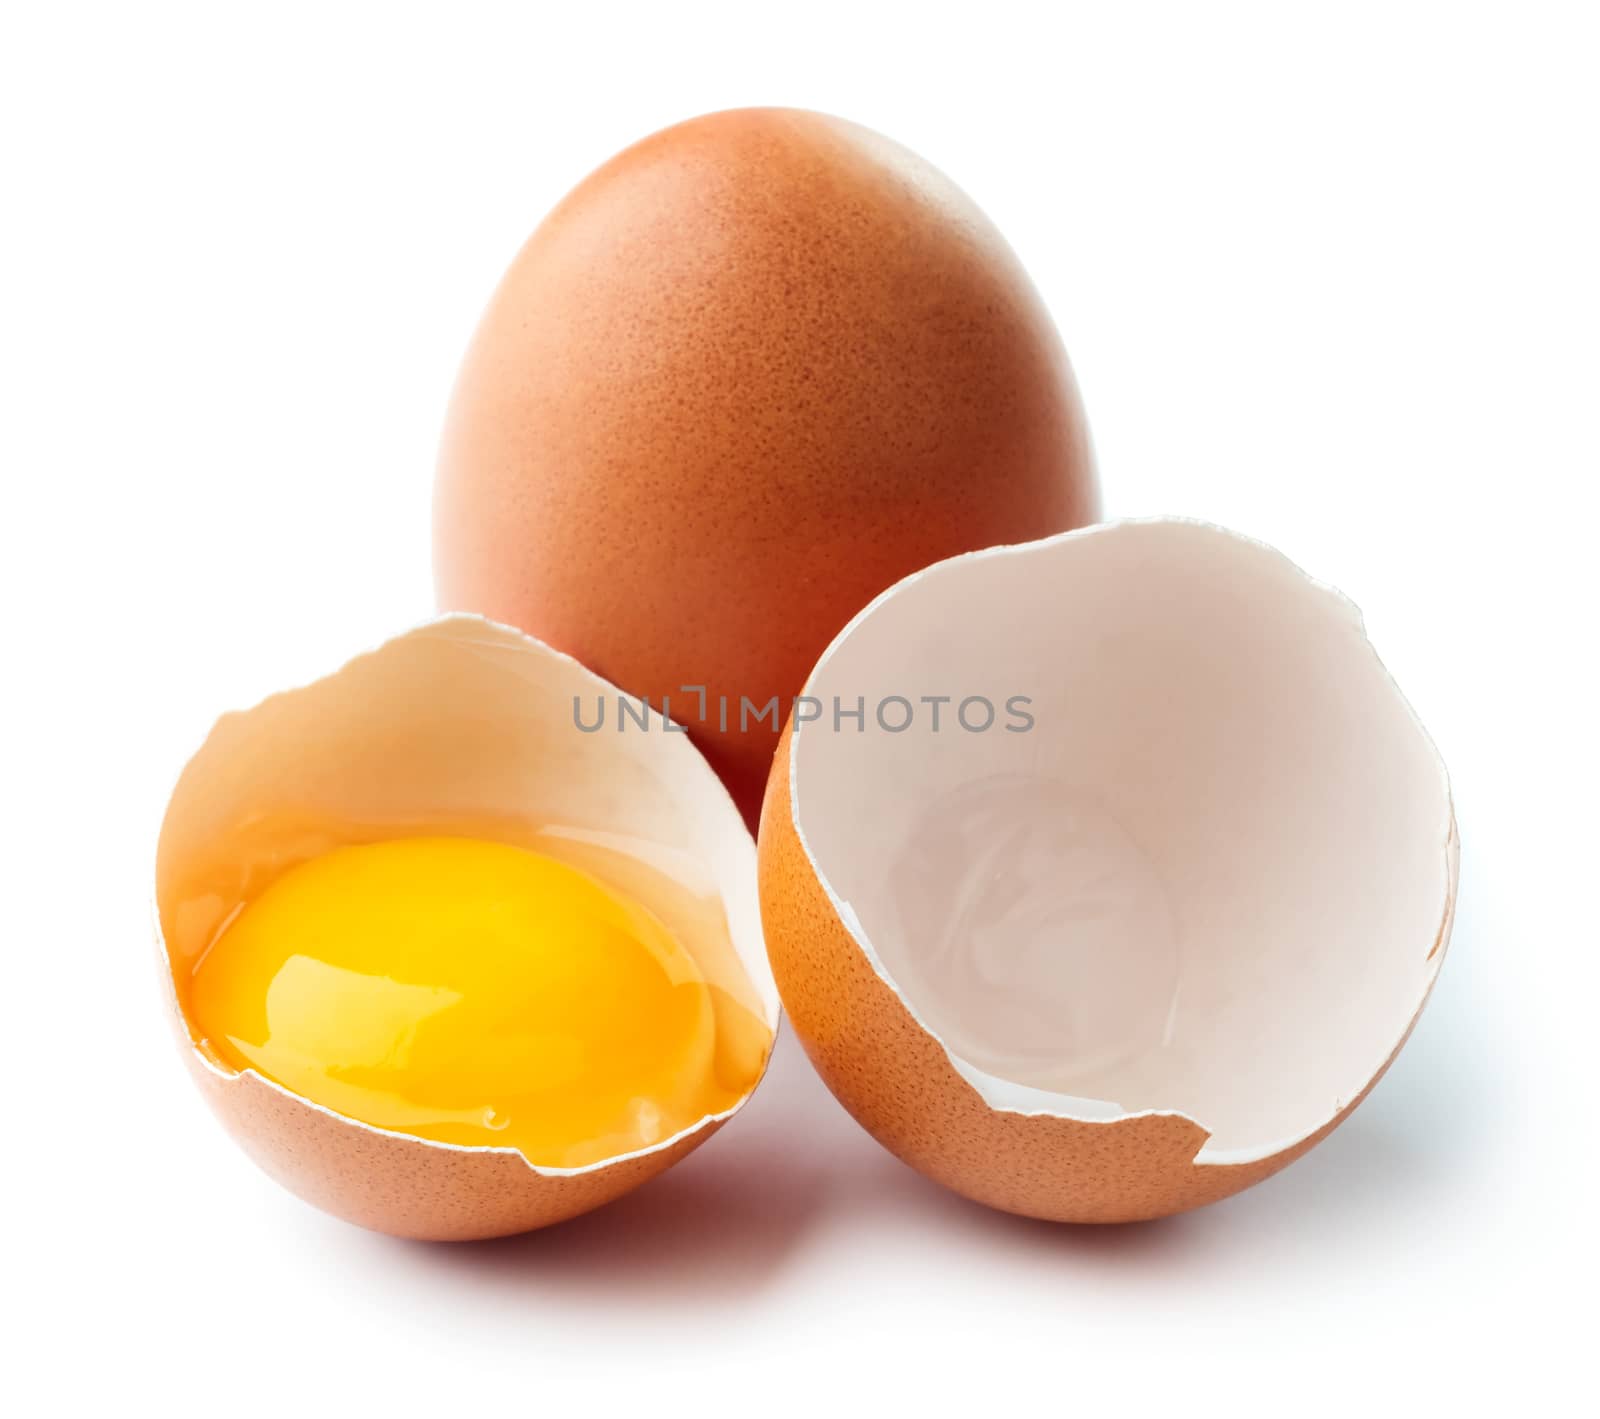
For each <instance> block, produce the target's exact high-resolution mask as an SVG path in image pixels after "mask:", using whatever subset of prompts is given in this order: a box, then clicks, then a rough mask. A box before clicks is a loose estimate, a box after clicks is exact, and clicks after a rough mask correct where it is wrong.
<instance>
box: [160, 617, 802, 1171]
mask: <svg viewBox="0 0 1600 1419" xmlns="http://www.w3.org/2000/svg"><path fill="white" fill-rule="evenodd" d="M617 694H618V691H617V689H616V687H615V686H613V685H611V684H609V683H608V682H607V681H605V680H603V679H601V678H600V677H599V676H597V675H595V674H593V673H592V672H591V671H589V670H586V669H585V668H584V667H583V666H581V665H580V664H578V662H577V661H575V660H573V659H571V658H570V657H569V656H566V655H563V654H561V653H560V652H558V651H555V650H552V649H551V648H550V647H548V646H546V645H544V644H543V643H542V642H540V641H537V640H534V639H533V638H531V637H529V636H526V635H524V634H522V633H521V632H520V631H516V630H513V629H511V628H509V627H505V626H500V625H496V624H494V623H493V622H490V621H486V620H483V619H482V618H480V617H476V616H467V615H452V616H446V617H443V618H441V619H439V620H436V621H432V622H429V623H428V624H426V625H423V626H420V627H418V628H416V629H414V630H412V631H408V632H406V633H405V634H403V635H401V636H397V637H396V638H395V639H393V640H391V641H388V642H387V643H385V644H384V645H382V646H380V647H379V648H378V649H376V650H374V651H371V652H369V653H367V654H365V655H361V656H358V657H356V658H355V659H354V660H352V661H350V662H349V663H348V664H347V665H345V666H344V667H343V668H342V669H340V670H338V671H336V672H335V673H333V674H332V675H329V676H327V677H326V678H324V679H321V680H318V681H316V682H315V683H313V684H310V685H306V686H304V687H302V688H299V689H294V690H288V691H285V692H283V693H282V694H278V695H274V696H272V697H271V698H269V699H267V700H265V701H263V702H262V703H261V704H259V705H257V706H255V707H254V708H252V709H249V710H245V711H241V712H238V713H234V714H229V715H225V716H224V717H223V718H222V719H220V720H219V721H218V722H217V724H216V726H215V728H214V729H213V730H212V732H211V734H210V736H209V737H208V738H207V740H206V742H205V744H204V745H203V746H202V747H201V748H200V750H199V752H197V753H196V754H195V756H194V758H193V759H191V760H190V761H189V763H188V765H187V766H186V767H185V769H184V771H183V773H182V775H181V776H180V778H179V780H178V784H177V786H176V788H175V789H174V791H173V794H172V799H171V801H170V803H169V805H168V808H167V812H166V817H165V819H164V821H163V823H162V828H161V835H160V840H159V843H158V847H157V856H156V911H157V918H158V929H159V933H160V936H161V938H162V942H163V945H164V946H165V948H166V951H167V953H168V955H169V959H170V961H171V964H172V966H173V969H174V970H178V969H181V968H182V964H183V963H184V962H185V961H186V960H187V959H190V958H192V957H193V956H194V955H196V954H197V953H198V952H199V951H202V950H204V949H205V946H206V944H207V943H209V941H210V940H211V939H212V937H213V936H214V934H215V932H216V930H217V929H218V927H219V926H220V924H221V923H222V921H223V920H224V919H225V917H226V915H227V913H228V912H229V911H231V910H233V909H234V908H235V907H236V905H237V904H238V902H239V901H240V900H243V899H244V897H246V896H248V895H249V892H248V890H247V888H246V887H245V886H244V884H243V882H242V880H241V874H242V873H248V872H249V871H252V870H260V869H263V868H265V869H267V870H271V869H272V868H273V866H274V863H273V861H272V860H271V859H272V858H273V856H274V855H277V856H278V857H280V858H282V859H285V860H297V859H298V858H299V857H303V856H309V855H312V853H314V852H315V851H317V850H321V849H320V848H319V847H312V848H311V849H310V850H309V851H307V850H306V847H305V844H304V843H303V842H302V843H297V842H296V841H295V840H294V836H293V830H294V826H295V825H296V824H308V825H319V824H325V823H329V822H334V823H348V824H351V825H363V826H366V827H368V828H376V829H379V830H380V831H379V832H378V833H377V834H376V835H378V836H383V835H385V834H384V833H382V831H381V829H382V828H383V827H384V825H395V826H396V827H404V828H407V829H411V828H416V827H419V826H427V825H435V827H436V828H437V829H438V830H442V831H450V830H452V825H458V824H469V825H473V830H474V834H475V835H483V836H495V837H497V838H499V839H500V840H502V841H509V842H522V841H524V840H525V839H533V838H534V837H535V836H536V835H537V834H540V833H544V834H550V833H554V834H556V835H558V836H560V837H561V838H563V839H565V840H567V841H568V843H569V846H570V849H571V851H570V853H569V859H570V860H572V861H573V862H574V865H576V866H579V867H587V868H588V869H589V870H591V871H595V872H596V874H597V875H600V876H606V875H608V870H609V869H606V870H602V869H601V868H600V867H599V866H598V865H591V864H590V863H589V862H587V861H586V860H585V857H584V854H585V853H586V852H590V853H593V854H595V855H596V858H595V860H596V863H598V862H600V861H606V862H608V863H612V862H616V861H618V860H621V861H622V862H623V863H624V864H625V866H624V868H623V869H622V870H624V871H627V872H629V873H630V875H629V876H628V877H627V880H622V881H618V880H615V874H614V873H613V874H612V876H613V884H614V885H616V886H619V887H621V888H623V889H624V890H626V891H627V892H628V893H629V894H630V895H631V896H632V897H633V898H634V900H637V901H639V902H641V903H643V905H645V906H646V907H649V908H650V909H651V910H653V911H654V912H655V913H656V915H657V916H659V917H660V918H661V919H662V920H663V921H665V922H666V923H667V925H668V926H669V927H670V928H672V929H673V930H674V932H675V933H676V934H677V935H678V936H679V938H680V939H681V940H683V941H684V943H685V945H687V946H688V947H689V948H690V950H691V951H692V952H693V953H694V954H695V955H696V956H697V957H698V958H699V959H700V963H701V965H702V967H703V968H704V969H705V970H706V974H707V977H708V979H709V980H710V981H711V982H712V983H713V984H715V985H721V986H722V987H723V988H724V989H726V990H727V991H728V992H729V993H730V994H731V995H732V996H733V997H734V998H735V999H737V1000H739V1001H740V1003H742V1004H744V1005H745V1006H746V1007H747V1008H749V1009H750V1010H752V1011H754V1012H755V1013H756V1014H757V1015H758V1016H759V1017H761V1018H762V1019H763V1020H764V1021H765V1023H766V1024H767V1025H768V1026H769V1028H771V1029H774V1030H775V1029H776V1028H777V1021H778V1009H779V1007H778V993H777V987H776V985H775V983H774V981H773V979H772V970H771V967H770V965H769V964H768V961H767V956H766V949H765V945H764V943H763V940H762V935H761V920H760V907H759V902H758V898H757V892H756V875H755V845H754V843H753V842H752V841H751V838H750V834H749V832H748V831H747V829H746V828H745V825H744V821H743V819H742V817H741V816H740V814H739V811H738V809H737V808H735V807H734V805H733V802H732V800H731V799H730V798H729V797H728V794H727V790H726V789H725V788H724V787H723V786H722V784H721V782H720V781H719V780H718V778H717V776H716V775H715V773H714V772H713V771H712V770H711V768H710V766H709V765H708V764H707V763H706V761H705V759H704V758H703V757H702V756H701V754H700V753H699V751H698V750H697V749H695V747H694V746H693V745H692V744H691V743H690V742H689V739H688V736H687V735H686V734H684V733H683V732H682V731H681V730H676V729H670V730H669V729H668V728H667V727H666V723H665V721H664V720H662V718H661V716H660V715H659V714H657V713H655V712H654V711H650V712H649V714H648V716H647V717H645V716H642V715H639V716H634V717H629V718H628V719H627V720H626V725H625V727H624V728H619V727H618V726H619V724H620V723H622V716H620V715H618V714H617V713H616V709H615V702H616V696H617ZM597 696H603V697H605V698H606V700H607V702H608V711H609V712H608V715H607V719H606V726H605V729H604V731H597V732H592V733H585V732H583V731H582V730H580V729H579V728H578V727H577V723H576V722H575V710H574V699H575V698H576V699H578V700H579V701H580V702H581V712H582V717H583V719H584V720H585V721H586V722H588V723H593V721H594V717H595V713H596V710H595V705H596V697H597ZM630 703H633V704H637V703H638V702H636V701H631V702H630ZM641 719H643V720H644V722H643V723H642V724H641ZM479 825H489V828H490V829H492V831H490V830H486V829H484V828H481V827H480V826H479ZM305 831H306V832H307V833H309V834H311V835H314V833H315V831H317V829H315V828H314V827H313V828H310V829H307V830H305ZM619 845H620V846H623V847H625V849H626V856H625V857H623V858H620V859H619V857H618V854H617V853H616V852H615V849H616V848H617V847H618V846H619ZM602 849H604V850H606V851H605V855H604V856H601V855H600V854H601V851H602ZM713 918H714V921H715V927H714V929H713V928H712V924H711V923H712V920H713ZM708 953H710V954H708ZM717 953H721V954H720V955H719V954H717ZM169 998H170V999H171V1002H172V1004H173V1006H174V1008H175V1009H177V1008H178V1004H177V999H176V995H175V994H174V995H172V996H171V997H169ZM202 1058H204V1059H205V1060H206V1062H207V1064H208V1066H209V1067H211V1068H212V1069H213V1070H216V1071H218V1072H226V1071H223V1070H222V1069H221V1066H220V1065H218V1064H217V1062H216V1061H215V1060H213V1059H212V1058H211V1057H210V1056H209V1055H205V1054H202ZM269 1082H270V1081H269ZM274 1087H276V1086H274ZM307 1106H308V1107H320V1106H318V1105H313V1104H308V1105H307ZM349 1122H350V1123H351V1125H352V1126H353V1127H366V1126H367V1125H364V1124H358V1123H356V1122H355V1121H354V1120H349ZM698 1126H701V1125H697V1127H698ZM422 1141H425V1140H419V1142H422ZM673 1141H674V1139H671V1138H669V1139H664V1140H662V1141H661V1142H659V1143H657V1144H655V1145H652V1147H651V1148H647V1149H641V1150H639V1151H641V1152H650V1151H654V1150H655V1149H656V1148H661V1147H667V1146H669V1145H670V1144H671V1143H672V1142H673ZM428 1146H430V1147H452V1146H454V1145H450V1144H435V1143H431V1142H430V1143H428ZM625 1156H631V1155H625ZM617 1161H619V1160H618V1159H616V1158H613V1159H608V1160H605V1161H604V1162H601V1163H596V1164H592V1165H589V1166H590V1167H605V1166H609V1165H610V1164H612V1163H615V1162H617ZM530 1166H532V1165H531V1164H530ZM587 1170H588V1169H587V1168H575V1169H565V1168H551V1167H540V1168H537V1169H536V1171H539V1172H542V1173H547V1174H551V1175H564V1174H567V1173H572V1172H583V1171H587Z"/></svg>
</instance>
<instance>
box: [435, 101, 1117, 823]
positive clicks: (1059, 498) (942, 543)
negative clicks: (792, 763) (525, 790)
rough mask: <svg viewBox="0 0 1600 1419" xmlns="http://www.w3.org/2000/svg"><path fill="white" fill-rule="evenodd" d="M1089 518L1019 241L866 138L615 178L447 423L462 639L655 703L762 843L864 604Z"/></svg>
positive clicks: (673, 160) (599, 183) (1047, 335)
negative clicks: (802, 716) (550, 661)
mask: <svg viewBox="0 0 1600 1419" xmlns="http://www.w3.org/2000/svg"><path fill="white" fill-rule="evenodd" d="M1097 516H1098V492H1097V488H1096V483H1095V477H1094V470H1093V458H1092V454H1091V451H1090V446H1089V437H1088V432H1087V428H1086V425H1085V422H1084V416H1083V410H1082V407H1081V405H1080V403H1079V399H1078V393H1077V388H1076V385H1075V383H1074V380H1073V376H1072V370H1071V367H1070V365H1069V364H1068V361H1067V355H1066V352H1065V350H1064V349H1063V348H1062V344H1061V340H1060V338H1059V336H1058V335H1057V333H1056V330H1055V327H1054V325H1053V324H1052V322H1051V320H1050V316H1049V314H1048V313H1047V312H1046V310H1045V309H1044V306H1043V305H1042V303H1041V302H1040V299H1039V296H1038V294H1037V292H1036V291H1035V290H1034V288H1033V286H1032V284H1031V283H1030V282H1029V280H1028V277H1027V275H1026V273H1025V272H1024V271H1023V269H1022V267H1021V265H1020V264H1019V262H1018V260H1017V258H1016V256H1015V255H1014V254H1013V252H1012V251H1011V249H1010V248H1009V247H1008V246H1007V245H1006V243H1005V241H1004V239H1003V238H1002V237H1001V236H1000V234H999V232H997V231H996V230H995V228H994V227H993V226H992V225H991V224H990V223H989V221H988V220H987V219H986V218H985V217H984V215H983V214H982V213H981V212H980V211H979V210H978V209H977V208H976V207H975V206H974V205H973V203H972V201H971V200H970V199H969V198H968V197H967V196H966V195H965V194H964V193H962V192H961V191H960V190H959V189H958V188H957V187H955V185H954V184H953V183H951V182H950V181H949V179H947V178H946V177H944V176H943V175H942V174H941V173H939V172H938V171H937V170H936V169H934V168H932V167H930V166H929V165H928V164H927V163H926V162H924V161H923V160H922V159H920V158H918V157H917V156H916V155H915V154H913V153H911V152H908V151H907V150H906V149H905V148H902V147H900V146H899V145H898V144H896V143H894V142H891V141H890V140H889V139H887V138H884V137H882V136H880V135H879V134H877V133H874V132H872V131H870V130H868V129H866V128H862V127H860V126H858V125H856V124H854V123H849V122H846V121H844V120H842V119H838V118H832V117H829V116H826V115H824V114H818V113H810V112H805V111H802V110H793V109H746V110H735V111H730V112H724V113H715V114H711V115H708V116H706V117H702V118H697V119H693V120H691V121H689V122H687V123H683V124H679V125H678V126H676V127H673V128H668V129H666V130H664V131H662V132H660V133H657V134H655V135H654V136H652V137H650V138H646V139H645V140H644V141H643V142H640V143H638V144H636V145H634V146H633V147H631V148H629V149H627V150H626V151H625V152H623V153H621V154H619V155H618V156H617V157H615V158H613V159H612V160H611V161H610V162H608V163H606V164H605V165H604V166H603V167H601V168H600V169H599V170H598V171H596V172H594V173H593V174H591V175H590V176H589V177H588V178H587V179H585V181H583V182H582V183H581V184H579V186H578V187H577V188H576V189H575V190H574V191H572V192H571V193H570V194H569V195H568V196H567V197H566V198H565V199H564V200H563V201H562V202H561V203H560V205H559V206H557V207H556V208H555V210H554V211H553V212H551V213H550V215H549V216H548V217H547V218H546V219H545V221H544V222H543V223H542V224H541V225H540V227H539V228H538V230H537V231H535V232H534V234H533V236H532V237H531V239H530V240H529V241H528V243H527V245H526V246H524V247H523V249H522V251H521V252H520V254H519V255H518V256H517V258H516V260H515V261H514V262H513V263H512V266H511V269H510V270H509V271H508V272H507V273H506V275H505V278H504V279H503V280H502V281H501V283H500V286H499V289H498V290H497V291H496V292H495V294H494V296H493V298H492V300H491V301H490V304H489V308H488V310H487V312H486V313H485V315H484V317H483V320H482V323H481V324H480V326H479V328H478V330H477V333H476V335H475V337H474V338H473V341H472V344H471V346H470V348H469V350H468V351H467V355H466V359H465V362H464V364H463V366H462V369H461V372H460V376H459V379H458V381H457V384H456V388H455V392H454V395H453V397H452V400H451V404H450V408H449V413H448V417H447V421H446V427H445V432H444V438H443V446H442V449H441V454H440V462H439V476H438V485H437V495H436V503H435V528H434V531H435V555H434V565H435V576H436V582H437V589H438V597H439V602H440V605H441V606H442V607H443V608H445V609H448V610H465V611H475V612H478V613H480V614H483V615H485V616H489V617H491V618H493V619H495V620H498V621H504V622H508V623H510V624H512V625H515V626H518V627H521V628H522V629H524V630H526V631H528V632H531V633H532V634H534V635H536V636H538V637H540V638H542V639H544V640H546V641H548V642H549V643H550V644H552V645H554V646H556V647H558V648H559V649H562V650H565V651H567V652H569V653H570V654H572V655H573V656H575V657H577V658H578V659H579V660H581V661H582V662H583V663H584V664H585V665H587V666H589V667H590V668H591V669H593V670H595V671H597V672H598V673H600V674H601V675H604V676H606V677H607V678H609V679H610V680H612V681H614V682H615V683H617V684H618V685H620V686H621V687H622V688H623V689H624V690H626V691H628V692H629V693H631V694H633V695H637V696H640V697H644V698H648V699H649V700H650V701H651V702H652V703H653V704H655V705H656V706H657V708H662V707H663V702H665V703H666V707H667V710H668V713H669V714H670V716H671V718H673V719H675V720H677V721H679V722H680V723H683V724H686V725H687V726H688V727H689V730H690V733H691V735H692V736H693V737H694V738H695V739H696V741H697V742H698V743H699V745H700V747H701V748H702V749H703V750H704V752H705V753H706V755H707V757H708V758H709V759H710V761H711V763H712V764H713V766H714V767H715V768H716V770H717V772H718V773H719V774H720V775H721V776H722V778H723V781H724V782H725V783H726V784H727V785H728V787H729V789H730V791H731V792H732V794H733V796H734V798H735V800H736V801H737V802H738V804H739V806H740V808H741V810H742V811H743V812H744V814H745V817H746V821H747V822H748V823H750V824H751V826H752V827H753V826H754V824H755V821H756V817H757V814H758V813H759V810H760V804H761V796H762V790H763V787H764V785H765V782H766V778H767V773H768V769H769V767H770V765H771V761H772V756H773V751H774V748H775V746H776V744H777V740H778V731H779V729H780V727H781V725H782V722H783V721H784V720H785V719H786V718H787V717H788V714H789V711H790V707H791V702H792V698H793V697H794V696H796V695H798V694H799V693H800V692H801V688H802V686H803V685H804V683H805V680H806V676H807V674H808V673H809V672H810V670H811V667H812V665H813V664H814V663H815V662H816V660H817V658H818V657H819V656H820V655H821V653H822V651H823V650H824V649H825V648H826V646H827V645H828V643H829V641H830V640H831V639H832V638H833V636H834V635H835V634H836V633H837V632H838V631H839V630H840V629H841V628H842V627H843V626H844V624H845V623H846V622H847V621H848V620H849V619H850V618H851V617H852V616H853V615H854V614H855V613H856V612H857V611H859V610H860V609H861V608H862V607H863V606H864V605H865V604H866V603H867V602H868V601H870V600H871V599H872V598H873V597H874V596H875V595H876V594H877V593H879V592H880V591H882V590H884V589H885V588H886V587H888V586H890V585H891V584H893V583H894V582H895V581H897V580H898V579H899V578H901V577H902V576H905V575H906V574H908V573H910V572H912V571H915V570H917V569H918V568H920V567H923V566H926V565H928V564H929V563H932V562H936V561H939V560H940V559H942V558H945V557H949V556H952V555H954V554H956V553H959V552H965V551H971V550H975V549H978V548H982V547H988V546H992V545H995V544H998V543H1012V542H1024V541H1029V540H1032V539H1035V538H1039V537H1043V536H1046V535H1048V534H1050V533H1054V532H1060V531H1063V530H1066V529H1068V528H1073V527H1077V526H1080V525H1082V524H1083V523H1086V522H1090V521H1093V520H1095V518H1096V517H1097ZM960 690H961V687H960V686H959V685H956V686H953V687H952V693H954V694H959V693H960ZM774 700H776V701H777V703H776V705H774V704H773V703H772V702H773V701H774ZM612 708H613V710H614V708H615V707H612ZM842 708H843V709H845V710H846V711H848V710H850V709H852V708H853V706H848V705H847V706H843V707H842ZM594 712H595V711H594V709H593V707H590V708H588V709H586V710H585V714H586V715H589V716H590V717H591V719H592V716H593V713H594ZM828 712H829V713H831V707H829V709H828ZM610 727H611V726H610V725H609V724H608V725H607V728H608V729H609V728H610Z"/></svg>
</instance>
